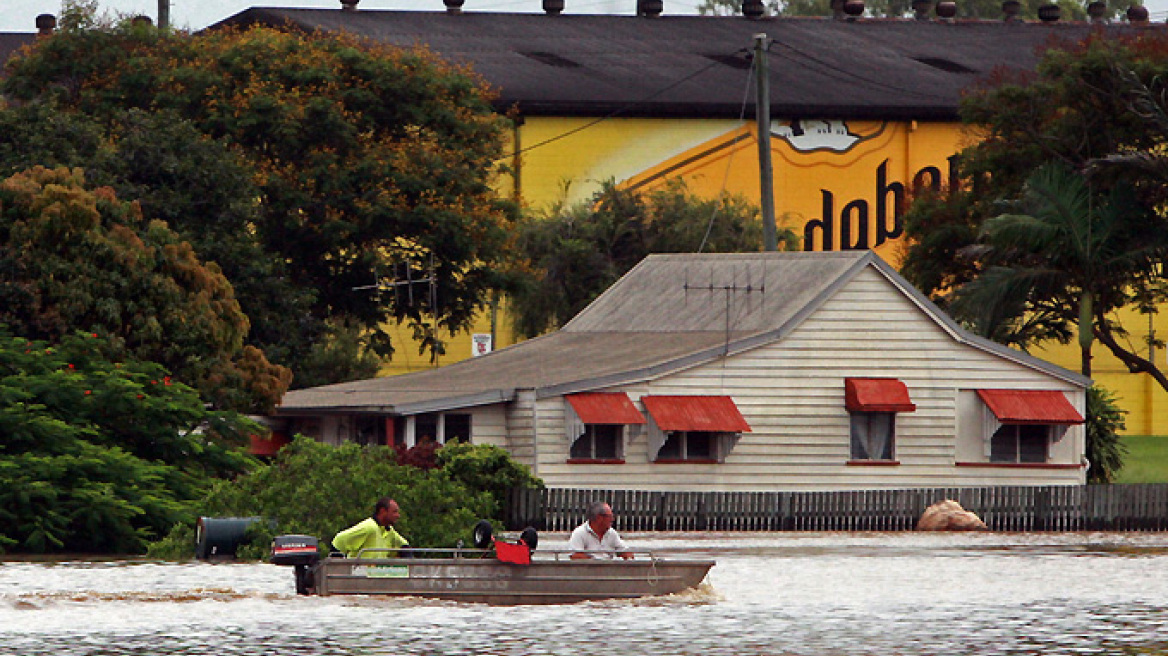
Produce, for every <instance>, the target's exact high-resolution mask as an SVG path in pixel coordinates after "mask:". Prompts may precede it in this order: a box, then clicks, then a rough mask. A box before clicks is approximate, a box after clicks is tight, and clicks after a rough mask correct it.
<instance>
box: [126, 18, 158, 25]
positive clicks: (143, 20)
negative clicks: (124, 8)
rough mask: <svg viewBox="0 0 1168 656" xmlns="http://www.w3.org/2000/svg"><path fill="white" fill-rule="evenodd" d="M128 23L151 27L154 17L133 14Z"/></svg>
mask: <svg viewBox="0 0 1168 656" xmlns="http://www.w3.org/2000/svg"><path fill="white" fill-rule="evenodd" d="M130 25H133V26H134V27H153V26H154V19H153V18H150V17H149V16H135V17H133V18H131V19H130Z"/></svg>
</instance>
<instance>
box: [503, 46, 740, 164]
mask: <svg viewBox="0 0 1168 656" xmlns="http://www.w3.org/2000/svg"><path fill="white" fill-rule="evenodd" d="M745 51H746V49H745V48H743V49H741V50H738V51H736V54H737V53H738V52H745ZM721 65H722V63H721V62H718V61H714V62H710V63H709V64H708V65H706V66H704V67H702V68H701V69H699V70H697V71H694V72H693V73H690V74H689V75H686V76H685V77H683V78H681V79H678V80H676V81H674V82H671V83H670V84H668V85H666V86H664V87H662V88H660V89H658V90H657V91H654V92H653V93H651V94H649V95H647V96H645V97H644V98H640V99H638V100H634V101H633V102H630V103H626V104H625V105H623V106H621V107H619V108H617V109H616V110H614V111H612V112H610V113H608V114H606V115H604V116H601V117H600V118H598V119H596V120H594V121H590V122H588V123H585V124H584V125H581V126H578V127H575V128H572V129H571V130H568V131H567V132H564V133H562V134H558V135H556V136H554V137H551V138H550V139H544V140H543V141H541V142H539V143H536V144H532V145H530V146H527V147H526V148H521V149H519V150H517V151H515V152H513V153H508V154H507V155H506V156H504V157H500V158H498V159H496V160H495V161H496V162H501V161H503V160H507V159H511V158H513V157H515V156H516V155H522V154H523V153H526V152H528V151H530V150H535V149H536V148H540V147H543V146H546V145H548V144H550V143H553V142H556V141H559V140H560V139H564V138H566V137H570V136H572V135H573V134H576V133H577V132H583V131H584V130H587V129H588V128H590V127H593V126H596V125H599V124H601V123H603V122H605V121H607V120H609V119H611V118H616V117H617V116H620V115H621V114H623V113H625V112H626V111H628V110H629V109H631V108H633V107H636V106H637V105H640V104H641V103H645V102H648V101H650V100H652V99H654V98H656V97H657V96H660V95H661V94H663V93H665V92H667V91H670V90H672V89H674V88H675V87H678V86H680V85H682V84H685V83H686V82H688V81H690V80H692V79H693V78H695V77H697V76H699V75H701V74H702V73H705V72H706V71H708V70H710V69H711V68H713V67H715V66H721Z"/></svg>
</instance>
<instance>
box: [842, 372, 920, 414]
mask: <svg viewBox="0 0 1168 656" xmlns="http://www.w3.org/2000/svg"><path fill="white" fill-rule="evenodd" d="M844 405H845V406H846V407H847V409H848V410H851V411H852V412H913V411H914V410H916V409H917V406H916V404H915V403H913V402H912V399H910V398H909V397H908V387H906V386H905V384H904V383H903V382H901V381H899V380H897V379H895V378H845V379H844Z"/></svg>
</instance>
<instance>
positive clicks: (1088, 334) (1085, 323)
mask: <svg viewBox="0 0 1168 656" xmlns="http://www.w3.org/2000/svg"><path fill="white" fill-rule="evenodd" d="M1094 300H1095V299H1094V298H1092V296H1091V292H1088V291H1084V292H1083V293H1082V295H1081V296H1080V297H1079V353H1081V356H1080V357H1081V358H1082V362H1081V364H1080V368H1081V369H1082V371H1083V375H1084V376H1088V377H1090V376H1091V345H1092V344H1093V343H1094V342H1095V303H1094Z"/></svg>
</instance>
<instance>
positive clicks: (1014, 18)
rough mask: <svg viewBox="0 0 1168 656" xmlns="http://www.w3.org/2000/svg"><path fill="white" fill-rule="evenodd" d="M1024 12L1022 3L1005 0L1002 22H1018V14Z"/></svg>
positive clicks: (1015, 0)
mask: <svg viewBox="0 0 1168 656" xmlns="http://www.w3.org/2000/svg"><path fill="white" fill-rule="evenodd" d="M1021 12H1022V3H1021V2H1018V0H1005V2H1003V3H1002V20H1004V21H1005V22H1007V23H1016V22H1018V20H1019V18H1018V14H1020V13H1021Z"/></svg>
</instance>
